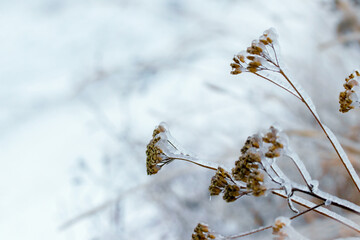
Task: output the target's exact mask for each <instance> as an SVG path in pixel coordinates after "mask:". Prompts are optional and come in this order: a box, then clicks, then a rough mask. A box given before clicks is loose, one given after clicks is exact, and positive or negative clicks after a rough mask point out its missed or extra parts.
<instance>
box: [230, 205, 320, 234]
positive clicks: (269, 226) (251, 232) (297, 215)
mask: <svg viewBox="0 0 360 240" xmlns="http://www.w3.org/2000/svg"><path fill="white" fill-rule="evenodd" d="M324 204H325V203H324V202H323V203H321V204H319V205H316V206H314V207H311V208H309V209H306V210H305V211H303V212H301V213H298V214H296V215H294V216H292V217H291V218H290V219H291V220H293V219H295V218H297V217H300V216H301V215H303V214H305V213H308V212H310V211H312V210H315V209H316V208H318V207H320V206H322V205H324ZM272 226H273V225H268V226H265V227H260V228H258V229H254V230H251V231H249V232H245V233H241V234H237V235H233V236H229V237H225V238H223V239H224V240H230V239H237V238H242V237H245V236H248V235H251V234H254V233H258V232H261V231H264V230H267V229H270V228H272Z"/></svg>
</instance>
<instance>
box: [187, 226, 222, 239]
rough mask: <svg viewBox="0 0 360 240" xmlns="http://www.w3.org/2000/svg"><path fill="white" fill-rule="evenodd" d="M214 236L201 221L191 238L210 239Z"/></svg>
mask: <svg viewBox="0 0 360 240" xmlns="http://www.w3.org/2000/svg"><path fill="white" fill-rule="evenodd" d="M215 238H216V237H215V235H214V234H212V233H210V230H209V227H208V226H207V225H205V224H203V223H199V224H198V225H197V226H196V227H195V229H194V233H193V234H192V240H210V239H215Z"/></svg>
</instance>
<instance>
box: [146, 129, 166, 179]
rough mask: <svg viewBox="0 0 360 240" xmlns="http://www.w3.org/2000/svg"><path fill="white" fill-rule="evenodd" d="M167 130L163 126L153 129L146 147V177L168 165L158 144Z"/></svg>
mask: <svg viewBox="0 0 360 240" xmlns="http://www.w3.org/2000/svg"><path fill="white" fill-rule="evenodd" d="M166 131H167V130H166V128H165V125H164V124H160V125H159V126H157V127H156V128H155V129H154V132H153V135H152V137H153V138H152V139H151V140H150V142H149V144H148V145H147V147H146V170H147V174H148V175H153V174H156V173H157V172H158V171H159V170H160V169H161V167H162V166H163V165H165V164H166V163H169V159H168V158H167V156H166V154H165V153H164V151H163V149H162V147H161V145H160V142H161V140H162V139H163V138H164V135H161V133H165V132H166Z"/></svg>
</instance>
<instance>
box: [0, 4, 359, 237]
mask: <svg viewBox="0 0 360 240" xmlns="http://www.w3.org/2000/svg"><path fill="white" fill-rule="evenodd" d="M351 3H352V4H353V2H351ZM353 7H354V9H355V11H356V12H357V13H358V8H357V5H353ZM343 17H344V13H343V12H342V11H340V10H339V9H337V8H336V7H335V5H334V2H333V1H330V0H329V1H313V0H293V1H285V0H254V1H245V0H222V1H219V0H207V1H205V0H192V1H190V0H183V1H176V0H152V1H145V0H132V1H130V0H103V1H99V0H86V1H85V0H72V1H70V0H33V1H21V0H14V1H4V0H3V1H0V56H1V57H0V82H1V87H0V100H1V101H0V161H1V165H0V239H27V240H38V239H53V240H56V239H94V240H95V239H125V240H126V239H129V240H131V239H149V240H152V239H190V236H191V232H192V229H193V228H194V227H195V225H196V223H197V222H199V221H202V222H208V223H211V224H212V226H213V227H214V228H215V229H216V230H218V231H219V232H222V233H224V234H226V233H237V232H241V231H245V230H250V229H252V228H254V227H256V226H258V225H259V224H261V223H263V222H264V221H265V222H266V221H267V219H270V220H271V219H274V217H277V216H278V215H279V212H277V211H275V210H276V209H274V210H272V211H269V212H263V210H259V211H258V212H256V209H258V208H257V203H251V201H250V200H251V199H247V200H246V199H244V201H243V202H240V201H238V202H236V203H233V204H226V203H224V202H223V201H222V200H221V199H220V198H219V199H213V200H211V201H209V197H208V193H207V187H208V183H209V181H210V180H209V179H210V177H211V173H209V172H207V171H205V170H202V169H197V168H194V167H193V166H188V165H187V164H186V163H175V164H174V165H171V166H167V167H165V168H164V169H163V170H162V171H161V172H160V173H159V174H158V175H155V176H151V177H149V176H146V170H145V158H146V157H145V149H146V144H147V143H148V141H149V140H150V138H151V134H152V130H153V128H154V127H155V126H156V125H157V124H158V123H159V122H161V121H165V122H167V123H168V125H169V127H170V130H171V131H172V135H173V136H174V137H175V138H177V139H178V141H179V142H180V143H182V144H183V145H184V147H185V148H187V149H189V150H190V151H192V152H194V154H196V155H198V156H200V157H201V158H204V159H207V160H209V161H214V162H217V163H219V164H224V165H228V166H231V164H232V163H233V162H234V161H235V160H236V159H237V158H238V154H239V149H240V148H241V146H242V144H243V142H244V140H245V139H246V137H247V136H249V135H251V134H253V133H255V132H257V131H258V130H261V129H265V128H268V127H269V125H270V124H273V123H276V124H278V125H279V126H281V127H282V128H283V129H288V128H291V129H293V128H295V129H296V128H302V127H303V128H306V127H309V126H310V127H312V126H313V125H314V123H313V122H312V120H311V117H310V116H307V117H303V118H299V116H303V114H304V112H305V111H304V109H302V106H301V104H300V103H298V102H296V99H292V96H290V95H288V94H287V93H286V92H283V91H281V90H279V89H277V88H276V87H275V86H273V85H271V84H270V83H267V82H264V81H263V80H261V79H256V78H254V77H253V76H251V75H241V76H231V75H230V74H229V72H230V70H231V69H230V66H229V64H230V62H231V59H232V56H233V55H234V54H236V53H237V52H239V51H240V50H243V49H245V48H246V47H247V46H248V45H249V44H250V43H251V41H252V40H253V39H256V38H257V37H258V36H260V35H261V34H262V32H263V31H264V30H266V29H268V28H270V27H274V28H276V29H277V31H278V33H279V36H280V38H279V40H280V46H281V50H282V56H283V57H282V59H283V62H285V63H286V64H287V66H288V69H289V72H291V73H292V75H293V76H294V77H295V78H297V79H298V81H299V82H300V83H301V84H303V86H304V88H305V89H306V90H308V92H309V94H310V95H311V96H312V97H313V98H314V99H313V100H314V102H315V103H316V104H317V105H318V108H319V113H320V114H322V115H323V116H324V119H325V122H327V123H328V124H329V125H330V126H331V127H333V128H335V129H334V130H335V132H336V131H337V130H338V129H337V127H336V126H338V125H339V121H338V120H337V118H340V117H341V118H342V119H345V120H343V121H354V119H355V120H356V118H354V115H352V117H351V116H340V114H339V113H338V110H337V109H338V105H337V96H338V92H339V91H340V90H341V88H342V84H343V82H342V81H343V80H344V78H345V77H346V76H347V75H348V74H349V73H350V72H351V71H352V70H353V69H355V68H358V67H359V62H360V61H359V60H360V51H359V46H358V45H357V44H356V43H350V44H345V45H344V44H337V43H335V44H333V45H331V46H330V47H327V48H326V49H321V48H320V47H319V46H320V45H321V44H324V43H327V42H329V41H330V42H331V41H334V40H335V39H336V38H337V30H336V29H337V26H338V23H339V22H340V21H341V20H342V19H343ZM290 110H292V111H290ZM305 115H306V114H305ZM353 118H354V119H353ZM314 126H315V125H314ZM338 128H340V127H338ZM305 147H306V146H305ZM313 164H314V166H318V165H316V164H319V163H316V162H315V163H313ZM314 174H318V176H320V172H314ZM144 184H145V185H144ZM192 186H194V187H192ZM129 189H130V190H129ZM113 199H117V200H116V201H114V202H112V200H113ZM109 201H110V202H109ZM259 201H261V200H259ZM266 201H270V203H271V201H274V200H271V199H270V200H266ZM104 203H105V205H103V206H105V207H104V208H100V209H96V207H97V206H100V205H101V204H104ZM246 203H247V204H253V205H247V206H251V207H245V208H244V206H245V204H246ZM260 203H261V202H260ZM281 203H282V204H284V203H283V202H281V201H280V202H279V203H276V204H281ZM239 206H240V207H239ZM94 208H95V210H94V211H93V212H90V213H89V214H88V215H86V216H84V217H83V218H81V219H77V220H76V221H74V222H70V224H69V225H67V226H66V227H65V228H61V226H62V225H63V224H64V223H66V222H67V221H68V220H70V219H73V218H74V217H76V216H78V215H79V214H82V213H87V212H88V211H89V210H92V209H94ZM248 208H251V209H253V210H251V211H249V210H248ZM234 209H236V210H234ZM284 209H285V208H284ZM286 211H288V210H286V209H285V210H284V212H285V213H289V212H286ZM280 214H282V213H280ZM239 216H241V217H239ZM254 216H258V218H259V219H260V220H259V219H258V220H256V219H255V217H254ZM68 223H69V222H68ZM318 239H320V238H318Z"/></svg>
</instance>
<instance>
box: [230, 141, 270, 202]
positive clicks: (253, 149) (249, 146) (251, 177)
mask: <svg viewBox="0 0 360 240" xmlns="http://www.w3.org/2000/svg"><path fill="white" fill-rule="evenodd" d="M260 140H261V139H260V137H259V136H258V135H254V136H252V137H249V138H248V139H247V141H246V142H245V146H244V147H243V148H242V149H241V153H242V154H241V156H240V157H239V160H237V161H236V162H235V167H234V168H233V169H232V171H231V172H232V175H233V176H234V179H235V180H237V181H242V182H244V183H246V187H247V189H248V190H249V191H250V192H252V194H253V195H254V196H261V195H263V194H264V193H265V191H266V187H265V186H264V184H263V183H264V174H263V173H262V172H261V171H260V170H259V167H261V157H262V156H261V152H260V151H257V150H258V149H259V148H260Z"/></svg>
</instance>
